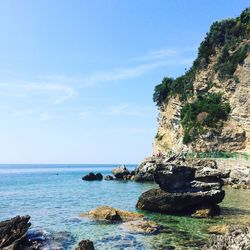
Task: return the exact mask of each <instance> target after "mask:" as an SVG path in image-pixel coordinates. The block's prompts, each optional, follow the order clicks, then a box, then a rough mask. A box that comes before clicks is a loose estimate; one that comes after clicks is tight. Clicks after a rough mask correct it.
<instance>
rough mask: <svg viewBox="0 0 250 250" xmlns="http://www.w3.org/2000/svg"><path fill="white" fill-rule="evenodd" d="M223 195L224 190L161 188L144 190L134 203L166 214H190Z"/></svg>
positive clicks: (215, 201) (219, 199)
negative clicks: (175, 190) (184, 191)
mask: <svg viewBox="0 0 250 250" xmlns="http://www.w3.org/2000/svg"><path fill="white" fill-rule="evenodd" d="M224 196H225V192H224V190H211V191H206V192H194V193H189V192H186V193H169V192H166V191H164V190H162V189H159V188H158V189H157V188H156V189H150V190H148V191H146V192H144V193H143V194H142V195H141V196H140V197H139V200H138V202H137V204H136V207H137V208H139V209H142V210H148V211H153V212H161V213H168V214H192V213H193V212H195V211H196V210H198V209H200V208H201V207H205V206H206V205H208V204H214V205H216V204H217V203H220V202H221V201H222V200H223V198H224Z"/></svg>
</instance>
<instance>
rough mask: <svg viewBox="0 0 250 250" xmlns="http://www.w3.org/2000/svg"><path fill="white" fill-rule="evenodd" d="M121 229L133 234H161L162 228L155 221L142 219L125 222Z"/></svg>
mask: <svg viewBox="0 0 250 250" xmlns="http://www.w3.org/2000/svg"><path fill="white" fill-rule="evenodd" d="M120 228H121V229H123V230H124V231H126V232H128V233H132V234H157V233H160V231H161V229H162V226H160V225H158V224H157V223H155V222H154V221H149V220H142V219H140V220H135V221H127V222H124V223H122V224H121V225H120Z"/></svg>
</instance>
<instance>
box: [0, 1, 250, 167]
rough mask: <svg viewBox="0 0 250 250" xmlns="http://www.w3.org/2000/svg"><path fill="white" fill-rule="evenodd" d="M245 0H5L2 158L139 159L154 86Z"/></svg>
mask: <svg viewBox="0 0 250 250" xmlns="http://www.w3.org/2000/svg"><path fill="white" fill-rule="evenodd" d="M248 5H249V1H245V0H224V1H222V0H216V1H211V0H202V1H201V0H169V1H165V0H156V1H151V0H148V1H145V0H136V1H134V0H133V1H132V0H126V1H122V0H103V1H101V0H98V1H97V0H83V1H82V0H79V1H78V0H72V1H66V0H57V1H56V0H54V1H52V0H37V1H33V0H29V1H28V0H22V1H19V0H15V1H14V0H8V1H1V2H0V33H1V39H0V115H1V122H0V138H1V143H0V162H1V163H139V162H140V161H141V160H142V159H143V158H144V157H146V156H147V155H149V154H151V149H152V142H153V138H154V135H155V134H156V129H157V120H156V119H157V109H156V107H155V105H154V103H153V102H152V94H153V90H154V86H155V85H156V84H158V83H160V81H161V80H162V78H163V77H164V76H173V77H176V76H178V75H181V74H182V73H183V72H184V71H185V68H188V67H190V66H191V64H192V61H193V60H194V59H195V57H196V54H197V48H198V46H199V44H200V42H201V40H202V39H203V38H204V36H205V34H206V32H208V30H209V27H210V25H211V24H212V22H214V21H215V20H221V19H224V18H228V17H235V16H237V15H239V14H240V12H241V11H242V10H243V9H245V8H246V7H248Z"/></svg>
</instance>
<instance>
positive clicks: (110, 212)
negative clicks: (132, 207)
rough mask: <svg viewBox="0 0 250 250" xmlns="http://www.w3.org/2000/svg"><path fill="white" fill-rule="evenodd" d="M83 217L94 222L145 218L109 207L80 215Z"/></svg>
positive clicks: (101, 207) (98, 208)
mask: <svg viewBox="0 0 250 250" xmlns="http://www.w3.org/2000/svg"><path fill="white" fill-rule="evenodd" d="M80 216H81V217H89V218H91V219H94V220H106V221H112V222H115V221H118V222H119V221H130V220H136V219H138V218H143V217H144V216H143V215H142V214H138V213H134V212H129V211H125V210H121V209H117V208H113V207H109V206H100V207H97V208H95V209H94V210H91V211H89V212H87V213H83V214H81V215H80Z"/></svg>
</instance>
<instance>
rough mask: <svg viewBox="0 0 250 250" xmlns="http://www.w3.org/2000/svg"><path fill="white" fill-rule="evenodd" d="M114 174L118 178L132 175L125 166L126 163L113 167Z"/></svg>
mask: <svg viewBox="0 0 250 250" xmlns="http://www.w3.org/2000/svg"><path fill="white" fill-rule="evenodd" d="M112 174H113V175H114V176H115V178H116V179H124V177H126V176H127V175H130V172H129V171H128V169H127V168H126V167H125V165H122V166H120V167H118V168H114V169H112Z"/></svg>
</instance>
